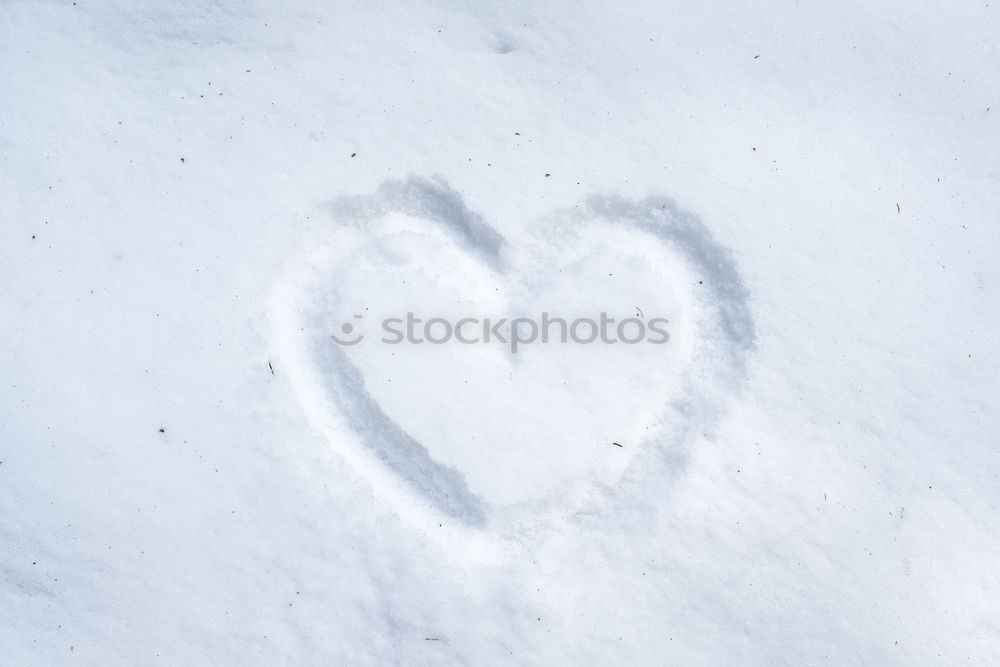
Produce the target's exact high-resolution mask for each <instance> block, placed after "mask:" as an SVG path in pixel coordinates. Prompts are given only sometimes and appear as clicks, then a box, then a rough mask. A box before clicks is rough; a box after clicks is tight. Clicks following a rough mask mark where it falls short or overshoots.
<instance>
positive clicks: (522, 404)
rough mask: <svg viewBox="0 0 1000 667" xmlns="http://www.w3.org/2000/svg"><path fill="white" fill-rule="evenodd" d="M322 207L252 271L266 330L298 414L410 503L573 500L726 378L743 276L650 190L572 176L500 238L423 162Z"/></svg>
mask: <svg viewBox="0 0 1000 667" xmlns="http://www.w3.org/2000/svg"><path fill="white" fill-rule="evenodd" d="M331 211H332V214H333V217H334V220H335V221H336V223H337V224H335V225H332V226H330V227H329V228H326V229H324V230H322V231H321V232H320V237H321V238H318V239H314V240H312V241H311V242H310V244H309V245H308V247H307V248H306V250H304V251H303V252H302V253H301V254H300V255H298V256H296V257H295V258H294V259H293V260H292V261H291V262H290V263H289V265H288V268H287V269H286V271H285V272H284V274H283V276H282V277H281V279H280V280H279V281H278V283H277V285H276V288H275V290H274V293H273V298H272V301H271V314H272V320H273V323H274V331H275V346H276V352H277V353H278V358H279V361H280V363H281V364H282V368H283V369H284V371H285V373H286V374H287V376H288V378H289V381H290V383H291V385H292V387H293V389H294V391H295V394H296V396H297V398H298V400H299V402H300V403H301V405H302V406H303V408H304V410H305V412H306V415H307V417H308V419H309V420H310V422H311V423H312V424H313V426H314V427H315V428H316V429H317V430H318V431H319V432H321V433H322V434H323V435H324V436H325V437H327V438H328V439H329V440H330V441H331V443H333V444H334V445H335V446H336V447H337V449H338V450H339V451H340V452H341V453H342V454H343V455H344V456H345V457H346V458H347V459H348V460H349V461H350V463H351V464H352V465H353V466H354V467H355V468H356V469H357V470H358V471H359V472H361V473H362V474H363V475H364V476H365V477H366V478H367V479H368V480H369V481H370V482H371V483H372V485H373V487H374V488H375V491H376V493H377V494H378V496H379V497H380V498H381V499H382V500H384V501H386V502H388V503H391V504H393V505H394V506H395V507H396V509H397V510H398V511H399V512H400V513H401V514H403V515H404V516H407V517H409V518H411V519H412V520H414V521H415V522H417V523H418V525H421V526H424V527H427V528H431V527H433V528H434V529H435V530H437V529H439V528H444V527H445V526H446V525H447V526H448V527H450V529H452V530H456V531H459V532H462V533H463V534H466V535H469V534H478V535H484V534H491V535H494V536H501V537H506V538H509V537H511V536H513V535H514V534H516V533H517V532H518V526H522V527H523V526H524V525H525V524H526V522H532V523H536V524H537V523H538V521H540V517H543V516H544V515H546V514H549V515H555V514H558V513H559V512H565V511H566V510H567V509H568V508H570V507H579V506H580V505H581V504H586V503H587V502H588V500H589V499H590V498H592V497H593V496H594V494H595V493H596V492H599V491H601V490H602V489H610V488H613V486H614V484H615V483H616V482H617V481H618V480H619V479H620V478H621V477H622V476H623V475H624V474H626V473H627V471H628V470H629V467H630V465H631V466H633V467H634V466H636V465H637V464H638V462H639V460H641V459H645V460H646V461H647V463H648V461H652V460H655V458H656V457H657V456H660V457H663V456H666V457H669V458H673V459H674V460H678V459H682V458H683V452H684V448H685V443H686V441H687V439H688V436H689V434H690V433H691V432H692V430H694V429H701V428H703V427H704V426H705V425H706V424H707V423H709V422H711V421H712V420H714V419H715V418H716V416H717V413H718V411H719V408H720V407H721V406H722V404H723V403H724V402H725V399H726V398H727V396H728V395H729V394H731V393H732V390H733V389H734V388H736V387H737V386H738V383H739V381H740V380H741V379H742V371H743V369H744V367H745V361H746V355H747V354H748V352H749V351H750V350H751V349H752V347H753V340H754V327H753V322H752V318H751V315H750V308H749V304H748V295H747V292H746V290H745V289H744V287H743V285H742V282H741V281H740V279H739V273H738V271H737V269H736V267H735V264H734V263H733V261H732V259H731V258H730V254H729V252H728V251H726V250H725V249H724V248H723V247H721V246H719V245H718V244H717V243H716V242H715V241H714V240H713V239H712V236H711V234H710V233H709V231H708V230H707V229H706V228H705V226H704V225H703V224H702V223H701V222H700V221H698V219H697V218H696V217H694V216H693V215H691V214H689V213H686V212H684V211H681V210H680V209H678V208H677V207H676V206H675V205H674V204H673V203H672V202H671V201H670V200H667V199H662V198H649V199H645V200H643V201H641V202H630V201H627V200H623V199H619V198H614V197H591V198H589V199H588V200H587V201H586V202H585V203H583V204H581V205H579V206H577V207H575V208H573V209H571V210H566V211H558V212H556V213H554V214H552V215H551V216H549V217H547V218H545V219H543V220H541V221H540V222H539V223H538V224H537V225H535V226H534V227H533V228H532V229H530V230H528V231H526V232H525V233H523V234H521V235H519V237H518V238H517V240H516V243H514V242H508V241H507V240H505V239H504V238H503V237H502V236H501V235H500V234H498V233H497V232H496V231H495V230H494V229H492V228H491V227H489V226H488V225H487V224H486V223H485V222H484V221H483V220H482V218H481V217H479V216H477V215H475V214H474V213H472V212H471V211H469V210H468V208H467V207H466V206H465V204H464V203H463V201H462V199H461V197H460V196H459V195H458V194H456V193H455V192H454V191H452V190H450V189H449V188H448V186H447V185H446V184H445V183H444V182H443V181H440V180H437V181H427V180H424V179H419V178H411V179H409V180H407V181H406V182H388V183H386V184H384V185H383V186H382V187H380V188H379V189H378V191H377V192H376V193H375V194H374V195H371V196H367V197H348V198H342V199H339V200H337V201H336V202H334V203H333V204H332V205H331ZM667 468H668V467H666V466H665V467H664V470H666V469H667Z"/></svg>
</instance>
